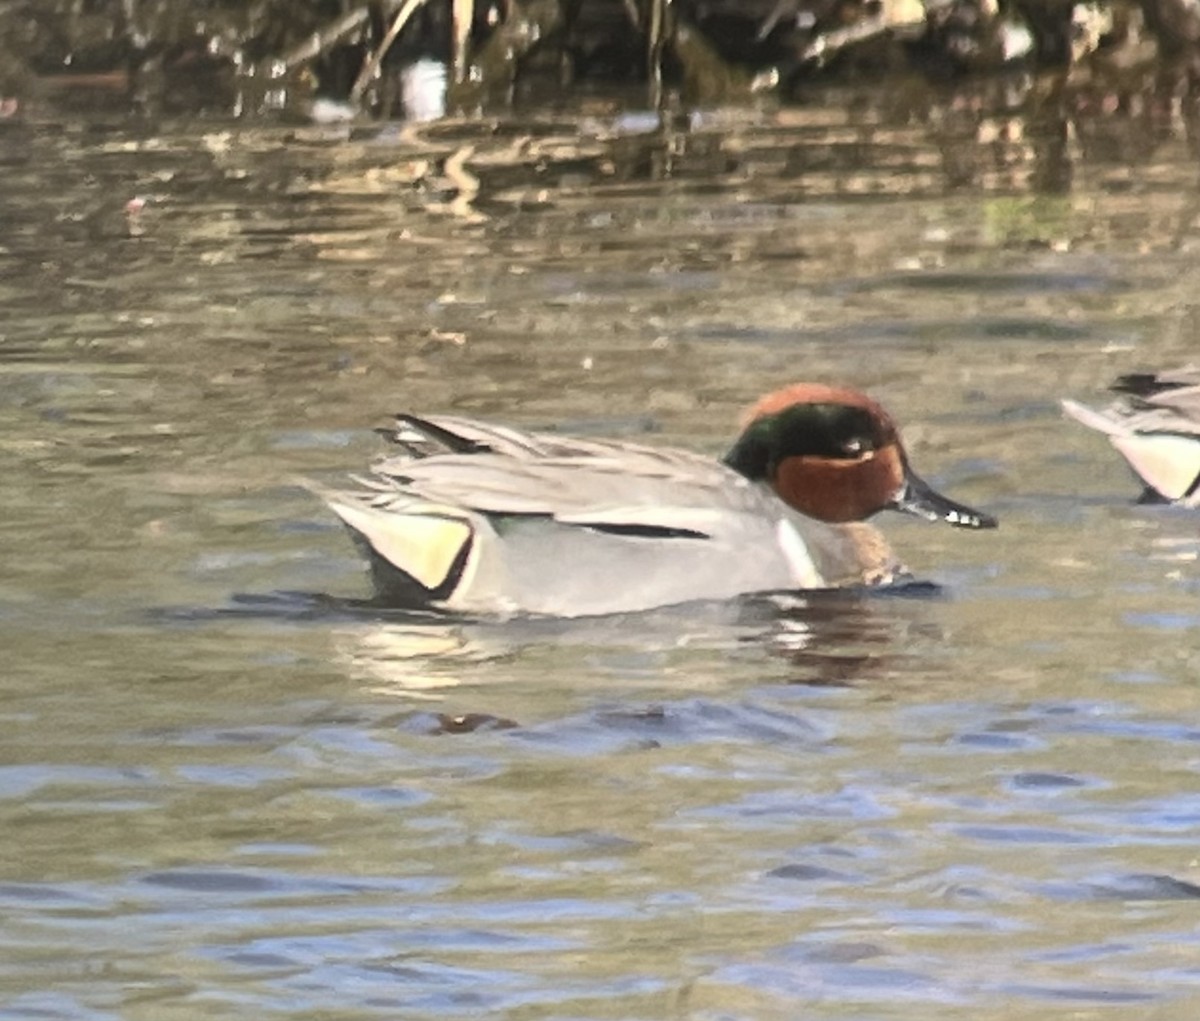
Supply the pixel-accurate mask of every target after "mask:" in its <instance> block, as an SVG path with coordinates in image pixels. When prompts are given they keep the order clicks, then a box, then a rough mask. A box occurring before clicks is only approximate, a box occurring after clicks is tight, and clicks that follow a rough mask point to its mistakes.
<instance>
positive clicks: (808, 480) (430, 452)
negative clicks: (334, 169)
mask: <svg viewBox="0 0 1200 1021" xmlns="http://www.w3.org/2000/svg"><path fill="white" fill-rule="evenodd" d="M380 432H381V433H382V434H383V435H384V436H385V437H386V438H387V439H388V440H389V441H391V443H392V444H393V445H394V446H395V447H397V448H398V452H396V453H393V454H391V455H390V456H385V457H384V458H383V459H382V460H379V461H377V462H376V463H375V464H374V465H372V466H371V469H370V473H369V475H368V476H366V477H365V478H358V479H356V481H357V482H358V483H359V485H360V486H361V488H360V489H356V490H349V491H329V490H322V489H318V490H317V491H318V492H319V494H320V495H321V496H322V497H323V498H324V499H325V500H326V502H327V503H328V504H329V506H330V508H331V509H332V510H333V511H334V513H336V514H337V515H338V517H340V518H341V519H342V521H343V522H344V523H345V524H346V525H347V526H348V528H349V530H350V533H351V535H352V536H353V538H354V539H355V541H356V543H357V544H358V545H359V546H360V547H361V549H362V550H363V551H364V552H365V554H366V556H367V560H368V562H369V564H370V567H371V572H372V578H373V581H374V583H375V587H376V590H377V592H378V594H379V596H380V597H381V598H383V599H385V600H387V601H389V602H391V603H393V604H399V605H403V606H419V607H426V608H432V609H446V610H452V611H467V612H483V613H502V614H512V613H530V614H550V615H554V616H584V615H592V614H602V613H615V612H628V611H635V610H644V609H649V608H652V607H657V606H666V605H671V604H675V603H683V602H689V601H692V600H701V599H704V600H719V599H727V598H732V597H735V596H739V595H743V594H747V593H752V592H766V591H780V590H795V589H820V588H832V587H840V586H853V585H874V584H880V583H886V582H889V581H894V580H896V579H899V578H904V577H907V574H906V571H905V569H904V568H903V567H902V566H901V564H900V563H899V562H898V561H897V560H896V558H895V556H894V555H893V554H892V551H891V550H890V549H889V547H888V545H887V542H886V541H885V540H884V538H883V536H882V535H881V534H880V533H879V532H878V531H877V530H876V529H874V528H873V527H871V526H870V525H866V524H864V523H863V521H864V519H866V518H868V517H870V516H871V515H873V514H875V513H876V512H877V511H880V510H883V509H885V508H892V509H894V510H900V511H905V512H908V513H911V514H916V515H918V516H920V517H923V518H926V519H928V520H930V521H944V522H947V523H948V524H951V525H956V526H958V527H961V528H976V529H978V528H994V527H995V525H996V520H995V519H994V518H992V517H990V516H989V515H987V514H983V513H981V512H979V511H976V510H972V509H971V508H970V507H966V506H963V505H962V504H959V503H955V502H954V501H952V500H949V499H947V498H946V497H944V496H941V495H940V494H938V493H936V492H935V491H934V490H933V489H932V488H931V487H930V486H929V485H927V484H926V483H925V482H923V481H922V480H921V479H920V478H919V477H918V476H917V475H916V474H915V473H914V472H913V471H912V470H911V469H910V468H909V465H908V458H907V455H906V454H905V451H904V448H903V447H902V446H901V443H900V437H899V434H898V432H897V429H896V426H895V424H894V423H893V421H892V419H891V418H890V417H889V416H888V414H887V412H885V411H884V410H883V408H882V407H880V405H879V404H877V403H876V402H875V401H874V400H872V399H871V398H870V397H868V396H867V395H866V394H863V393H860V392H858V391H856V390H851V389H847V388H844V387H832V386H825V385H821V384H817V383H801V384H797V385H795V386H790V387H787V388H786V389H783V390H779V391H777V392H774V393H771V394H768V395H767V396H765V397H763V398H762V399H761V400H760V401H758V403H757V404H755V405H754V406H753V407H752V408H751V409H750V411H749V412H748V414H747V415H746V417H745V422H744V428H743V431H742V433H741V436H740V437H739V438H738V439H737V441H736V442H735V443H734V445H733V447H732V449H730V451H729V453H728V454H726V455H725V457H724V458H723V459H722V460H720V461H717V460H713V459H711V458H708V457H705V456H703V455H701V454H696V453H691V452H688V451H682V450H671V449H662V448H656V447H651V446H643V445H640V444H634V443H628V442H624V441H620V440H602V439H577V438H570V437H566V436H560V435H557V434H554V433H537V432H523V431H520V430H517V429H510V428H506V427H504V426H499V425H489V424H485V423H483V422H478V421H475V420H472V419H468V418H458V417H451V416H429V417H418V416H416V415H410V414H401V415H398V416H396V419H395V424H394V425H393V426H391V427H390V428H387V429H381V430H380Z"/></svg>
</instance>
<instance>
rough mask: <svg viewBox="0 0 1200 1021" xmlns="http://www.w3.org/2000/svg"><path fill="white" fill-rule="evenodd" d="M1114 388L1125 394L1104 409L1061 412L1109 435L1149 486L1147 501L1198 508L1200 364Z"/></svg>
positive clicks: (1075, 407) (1133, 377)
mask: <svg viewBox="0 0 1200 1021" xmlns="http://www.w3.org/2000/svg"><path fill="white" fill-rule="evenodd" d="M1110 389H1111V390H1113V391H1114V392H1115V393H1118V394H1121V395H1122V396H1121V397H1120V398H1118V399H1117V400H1116V401H1115V402H1114V403H1113V404H1111V405H1110V406H1109V407H1108V408H1106V409H1104V410H1103V411H1095V410H1093V409H1092V408H1089V407H1087V406H1085V405H1083V404H1078V403H1076V402H1075V401H1063V402H1062V406H1063V410H1064V411H1065V412H1066V413H1067V414H1068V415H1070V416H1071V417H1072V418H1073V419H1075V420H1076V421H1077V422H1082V423H1083V424H1084V425H1086V426H1088V427H1089V428H1091V429H1096V430H1098V431H1099V432H1102V433H1104V435H1106V436H1107V437H1108V441H1109V442H1110V443H1111V444H1112V445H1113V446H1114V447H1116V448H1117V450H1118V451H1120V453H1121V455H1122V456H1123V457H1124V458H1125V460H1126V461H1128V462H1129V466H1130V467H1131V468H1132V469H1133V470H1134V472H1136V473H1137V475H1138V477H1139V478H1140V479H1141V480H1142V481H1143V482H1144V483H1145V484H1146V491H1145V493H1144V494H1143V497H1142V498H1143V500H1152V501H1160V502H1161V501H1169V502H1172V503H1179V504H1182V505H1183V506H1185V507H1200V367H1197V366H1191V365H1189V366H1187V367H1185V368H1182V369H1174V370H1171V371H1168V372H1149V373H1132V374H1130V375H1126V376H1121V377H1119V378H1118V379H1117V381H1116V382H1115V383H1113V385H1112V386H1111V387H1110Z"/></svg>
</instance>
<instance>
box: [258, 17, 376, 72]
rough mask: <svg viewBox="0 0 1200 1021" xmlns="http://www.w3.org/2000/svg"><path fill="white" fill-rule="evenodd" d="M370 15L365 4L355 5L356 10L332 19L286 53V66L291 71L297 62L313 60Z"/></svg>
mask: <svg viewBox="0 0 1200 1021" xmlns="http://www.w3.org/2000/svg"><path fill="white" fill-rule="evenodd" d="M368 17H370V11H369V10H368V9H367V7H366V6H365V5H364V6H362V7H355V8H354V10H352V11H349V12H347V13H346V14H343V15H342V16H341V17H340V18H338V19H337V20H335V21H331V22H330V23H329V24H328V25H326V26H325V27H324V28H323V29H321V30H320V31H318V32H314V33H313V34H312V35H310V36H308V37H307V38H306V39H305V40H304V41H303V42H302V43H299V44H297V45H296V46H294V47H292V49H290V50H289V51H288V52H287V53H285V54H284V55H283V57H282V58H280V59H281V60H282V62H283V66H284V68H285V69H287V70H289V71H290V70H291V69H292V68H293V67H295V66H296V65H297V64H303V63H304V61H306V60H312V58H313V57H315V56H317V55H318V54H320V53H323V52H324V51H325V50H327V49H329V48H330V47H331V46H333V45H334V44H335V43H337V42H340V41H341V40H342V39H343V38H344V37H345V36H348V35H349V34H350V33H351V32H353V31H354V30H355V29H356V28H358V27H359V26H360V25H362V24H363V22H365V21H366V20H367V18H368Z"/></svg>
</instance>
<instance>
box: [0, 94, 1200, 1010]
mask: <svg viewBox="0 0 1200 1021" xmlns="http://www.w3.org/2000/svg"><path fill="white" fill-rule="evenodd" d="M942 114H943V115H942V116H939V117H932V118H929V119H927V120H925V121H920V120H914V119H911V118H909V119H904V118H897V119H896V121H895V122H889V121H887V120H886V119H880V118H877V117H867V116H862V117H858V118H856V117H853V116H848V115H845V114H831V113H828V112H818V111H814V110H809V111H805V110H799V111H797V110H791V111H789V110H783V111H776V112H762V113H753V114H752V113H747V112H745V111H742V112H739V113H737V114H723V113H712V114H707V115H704V116H698V117H696V118H693V119H691V120H687V119H684V120H683V121H679V122H675V121H672V122H671V124H670V125H669V126H668V127H667V128H666V129H660V128H659V127H657V126H656V122H655V121H654V119H653V118H645V117H633V118H624V119H622V118H619V117H616V116H615V115H614V114H613V112H612V111H611V110H609V109H607V108H599V107H598V108H597V109H593V110H588V111H584V112H582V113H580V114H578V115H570V116H567V115H563V116H562V117H560V118H557V119H553V120H550V119H545V118H542V119H539V118H532V119H525V120H514V121H512V122H494V121H489V122H486V123H483V122H480V123H439V124H434V125H430V126H428V127H427V128H425V129H422V130H419V131H418V130H415V129H399V130H397V129H391V128H389V129H384V130H377V129H361V128H355V129H354V130H353V131H351V130H349V129H339V130H338V131H329V132H326V131H316V130H312V131H310V130H308V129H295V128H262V127H258V128H248V127H245V126H242V125H238V124H235V123H190V124H179V125H154V126H153V127H148V126H131V125H128V124H122V123H104V122H89V123H87V124H81V123H76V122H74V121H73V120H71V119H69V118H63V119H60V120H50V119H48V120H46V121H44V122H37V123H32V124H23V125H14V126H9V127H6V129H5V132H6V133H5V134H4V136H3V137H2V138H0V141H2V143H3V148H2V149H0V160H2V161H3V165H4V179H5V184H4V187H3V189H0V219H2V220H3V222H4V223H5V224H6V229H5V232H4V236H3V238H2V239H0V244H2V246H3V247H2V249H0V274H2V276H0V306H2V309H3V318H2V320H0V371H2V372H3V386H2V387H0V471H2V472H3V475H4V478H5V480H6V484H5V485H4V486H3V488H2V489H0V556H2V560H3V563H4V565H5V570H4V571H3V576H2V577H0V647H2V648H4V649H5V650H6V666H5V668H4V670H3V672H2V673H0V678H2V691H3V702H2V704H0V713H3V717H4V721H3V722H4V735H5V736H4V738H3V741H2V743H0V749H2V753H0V830H2V831H3V832H4V833H5V835H6V837H5V840H4V841H3V844H2V845H0V847H2V848H3V851H2V853H0V902H2V904H3V912H2V913H0V918H2V919H3V922H2V923H0V943H2V948H0V1014H2V1015H3V1016H4V1017H6V1018H7V1017H11V1018H14V1019H17V1018H71V1019H77V1018H78V1019H85V1018H86V1019H89V1021H90V1019H95V1018H130V1019H139V1018H147V1019H149V1018H153V1019H156V1021H162V1019H172V1018H181V1019H182V1018H188V1019H191V1018H195V1017H201V1016H210V1017H229V1016H251V1015H252V1016H255V1017H275V1016H289V1017H295V1018H314V1019H315V1018H331V1017H337V1018H347V1019H350V1018H368V1017H389V1018H394V1017H404V1018H423V1017H429V1018H435V1017H436V1018H446V1017H470V1016H487V1017H510V1018H585V1017H586V1018H631V1017H644V1018H652V1017H687V1018H699V1019H718V1018H721V1019H725V1018H772V1017H779V1018H794V1017H801V1016H802V1017H831V1018H832V1017H838V1018H864V1019H865V1018H871V1019H875V1018H882V1017H888V1018H912V1019H925V1018H929V1017H930V1016H931V1015H936V1016H939V1017H942V1016H944V1017H963V1018H968V1017H969V1018H972V1019H979V1018H984V1019H988V1018H997V1019H998V1018H1004V1019H1015V1018H1026V1017H1028V1018H1041V1017H1044V1016H1046V1015H1047V1013H1055V1014H1056V1013H1059V1012H1067V1013H1069V1014H1070V1015H1071V1016H1074V1017H1101V1016H1121V1017H1129V1016H1139V1017H1151V1016H1152V1017H1155V1018H1179V1019H1184V1018H1188V1019H1190V1018H1192V1017H1194V1016H1195V1012H1196V1010H1197V1007H1198V1006H1200V946H1198V940H1197V934H1196V905H1195V903H1194V902H1195V900H1196V898H1197V894H1198V892H1200V877H1198V875H1197V871H1196V846H1197V835H1198V833H1200V796H1198V795H1197V793H1196V792H1197V789H1198V784H1197V776H1196V773H1197V763H1200V699H1198V698H1197V695H1196V686H1195V678H1196V677H1197V675H1198V673H1200V651H1197V650H1198V648H1200V646H1198V645H1197V635H1198V634H1200V610H1198V609H1197V606H1198V605H1200V604H1198V602H1197V594H1198V590H1200V583H1198V580H1197V579H1198V575H1197V570H1196V560H1197V555H1198V554H1200V531H1198V528H1197V518H1196V517H1195V515H1194V514H1189V513H1187V512H1182V511H1178V510H1172V509H1164V508H1153V507H1141V506H1136V505H1134V504H1133V502H1132V500H1133V497H1135V496H1136V493H1137V487H1136V486H1135V485H1134V484H1133V482H1132V481H1131V479H1130V478H1129V477H1128V475H1127V473H1126V471H1125V470H1124V468H1123V467H1122V466H1121V465H1120V464H1119V462H1118V460H1117V458H1116V457H1115V455H1113V453H1112V452H1111V451H1110V450H1109V449H1108V448H1107V445H1106V444H1105V443H1104V442H1103V440H1101V439H1099V438H1097V437H1095V436H1092V435H1089V434H1087V433H1085V432H1084V431H1083V430H1082V429H1079V428H1078V427H1076V426H1074V425H1072V424H1070V423H1067V422H1065V421H1063V420H1062V419H1061V417H1060V414H1059V412H1058V410H1057V406H1056V400H1057V398H1058V397H1059V396H1064V395H1071V396H1074V397H1076V398H1080V399H1084V400H1091V399H1094V398H1098V397H1099V395H1100V393H1101V390H1102V387H1103V385H1104V384H1105V383H1106V382H1107V381H1108V380H1109V379H1110V378H1111V377H1112V376H1114V375H1116V374H1117V373H1119V372H1122V371H1128V370H1132V369H1135V368H1141V367H1153V366H1156V365H1162V366H1168V365H1171V364H1176V363H1179V362H1182V361H1186V360H1187V359H1188V358H1189V357H1191V356H1193V353H1194V351H1195V350H1196V348H1195V327H1196V319H1197V315H1196V306H1195V295H1196V294H1197V293H1200V288H1198V287H1197V284H1198V283H1200V261H1198V257H1197V244H1196V242H1197V239H1198V237H1200V235H1198V233H1197V230H1198V228H1197V223H1198V222H1200V221H1197V205H1198V203H1197V198H1198V191H1197V174H1196V168H1195V161H1194V155H1193V152H1192V146H1191V142H1190V138H1191V134H1192V130H1191V128H1192V126H1191V125H1190V124H1189V123H1188V122H1187V121H1186V120H1185V119H1183V118H1182V117H1181V116H1175V117H1165V118H1164V119H1163V120H1162V121H1161V122H1157V123H1155V124H1154V125H1153V126H1152V130H1149V131H1147V130H1146V125H1145V124H1144V123H1142V122H1134V121H1129V120H1122V119H1121V118H1119V117H1114V118H1112V119H1109V120H1105V121H1092V122H1079V123H1077V124H1075V125H1073V128H1072V131H1071V132H1070V133H1068V134H1067V135H1066V136H1064V135H1063V134H1062V133H1061V132H1055V133H1051V134H1052V135H1053V137H1055V138H1060V139H1061V138H1062V137H1068V138H1069V139H1070V140H1071V143H1070V145H1067V146H1063V145H1059V146H1058V147H1057V148H1054V149H1052V150H1048V149H1047V148H1046V145H1045V142H1046V137H1042V136H1038V135H1037V132H1038V131H1039V130H1042V129H1041V128H1039V126H1038V125H1034V124H1024V123H1022V122H1018V121H1015V120H1014V121H1004V120H1003V119H1001V120H1000V121H995V120H994V119H993V120H989V119H988V118H987V117H984V116H982V115H972V114H967V113H963V112H962V111H958V112H955V111H953V110H948V111H943V112H942ZM1018 128H1019V129H1021V130H1018ZM135 196H139V197H143V198H144V199H145V200H146V206H145V209H144V210H143V212H142V213H141V214H140V215H138V216H137V218H136V220H135V221H134V222H133V223H132V224H131V223H130V221H129V220H128V218H127V215H126V213H125V204H126V203H127V202H128V200H129V199H130V198H133V197H135ZM131 227H132V229H131ZM802 378H818V379H825V380H834V381H844V382H848V383H852V384H854V385H858V386H861V387H864V388H866V389H869V390H870V391H871V392H873V393H874V394H876V395H877V396H878V397H879V398H880V399H881V400H883V402H884V403H885V404H886V405H887V406H888V407H889V408H890V409H891V410H892V411H893V412H894V413H895V414H896V416H897V418H898V419H899V420H900V421H901V422H902V423H903V424H904V430H905V436H906V440H907V443H908V446H909V448H910V451H911V454H912V457H913V460H914V463H915V464H916V465H917V466H918V467H919V469H920V470H921V471H922V473H923V474H924V475H925V476H926V477H928V478H929V479H930V481H932V482H934V483H935V484H936V485H938V486H939V487H942V488H944V489H945V490H946V491H947V492H949V493H951V494H952V495H954V496H955V497H957V498H959V499H962V500H964V501H966V502H968V503H970V504H972V505H975V506H979V507H980V508H982V509H986V510H988V511H990V512H994V513H996V514H997V515H999V516H1000V517H1001V519H1002V526H1001V528H1000V530H998V531H997V532H995V533H987V534H969V533H963V532H959V531H956V530H951V529H939V528H933V527H929V526H927V525H925V524H924V523H922V522H919V521H915V520H908V519H903V518H900V517H898V516H895V515H892V516H891V517H890V518H883V519H881V520H880V524H881V525H882V526H883V527H884V528H885V529H886V530H887V532H888V534H889V536H890V538H891V539H892V540H893V542H894V544H895V546H896V547H897V549H898V550H900V551H901V553H902V555H903V556H904V558H905V559H906V560H907V561H908V562H909V564H910V565H911V566H912V567H913V569H914V570H915V571H916V572H917V573H918V574H919V575H920V576H921V577H923V578H926V579H929V580H930V581H931V582H932V583H934V584H935V585H936V586H937V587H938V588H937V590H936V591H935V590H933V589H932V588H925V589H920V590H917V591H915V592H910V593H900V594H897V595H894V596H890V597H886V596H880V597H872V598H863V597H857V596H848V595H836V596H828V597H819V598H813V599H809V600H800V601H795V602H794V603H791V604H788V605H779V604H777V603H773V602H771V601H765V600H750V601H747V602H746V603H744V604H741V605H736V606H710V605H699V606H689V607H678V608H672V609H665V610H662V611H658V612H655V613H649V614H641V615H636V616H628V617H617V618H601V619H596V620H590V621H573V622H565V621H546V620H512V621H494V620H450V619H434V618H429V617H422V616H419V615H406V614H401V613H397V612H389V611H386V610H383V609H380V608H377V607H373V606H371V605H369V604H367V605H364V600H365V599H366V597H367V596H368V594H369V593H368V586H367V581H366V577H365V575H364V574H363V572H362V570H361V565H360V563H359V561H358V559H357V557H356V556H355V553H354V551H353V548H352V547H351V545H350V543H349V541H348V540H347V538H346V536H345V535H344V533H343V532H342V531H341V529H340V528H339V527H338V526H337V524H336V523H335V521H334V520H332V518H331V516H330V515H329V514H327V513H326V512H325V511H324V510H323V509H322V508H321V506H320V505H319V504H318V503H317V502H316V501H314V499H313V498H312V497H311V496H310V495H309V494H308V493H307V492H306V491H304V490H303V488H302V487H300V486H299V485H298V484H297V481H296V480H297V479H298V478H300V477H305V476H316V477H322V478H335V477H337V475H338V473H340V472H341V471H344V470H347V469H353V468H356V467H358V466H360V465H362V464H363V463H365V461H366V460H367V459H368V458H369V457H370V456H371V455H372V454H373V453H374V452H375V451H376V450H377V447H376V439H375V437H374V436H373V435H372V434H371V433H370V428H371V427H372V426H374V425H376V424H379V423H380V422H382V421H383V420H384V419H385V418H386V416H387V415H388V413H390V412H393V411H396V410H400V409H402V408H412V409H415V410H425V411H453V412H458V413H470V414H482V415H487V416H491V417H495V418H498V419H501V420H503V421H507V422H510V423H513V424H516V425H522V426H537V427H554V428H560V429H564V430H573V431H578V432H584V433H588V434H591V435H602V436H611V435H627V436H631V437H635V438H637V439H639V440H642V441H647V442H656V443H657V442H661V443H664V444H675V445H681V446H686V447H690V448H693V449H700V450H709V451H712V452H714V453H716V452H720V451H721V450H722V449H723V445H724V444H725V443H727V442H728V440H729V438H730V436H731V433H732V430H733V428H734V423H735V421H736V417H737V413H738V410H739V409H740V408H741V407H742V406H744V405H745V404H746V403H748V402H749V401H751V400H753V399H754V398H755V397H756V396H758V395H759V394H760V393H762V392H763V391H765V390H768V389H771V388H773V387H775V386H776V385H778V384H780V383H781V382H786V381H792V380H796V379H802Z"/></svg>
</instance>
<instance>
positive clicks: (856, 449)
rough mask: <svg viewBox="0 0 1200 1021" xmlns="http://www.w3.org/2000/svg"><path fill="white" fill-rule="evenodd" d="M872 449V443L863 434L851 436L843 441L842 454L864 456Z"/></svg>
mask: <svg viewBox="0 0 1200 1021" xmlns="http://www.w3.org/2000/svg"><path fill="white" fill-rule="evenodd" d="M871 449H872V447H871V444H870V443H868V442H867V440H866V439H865V438H864V437H862V436H851V437H850V438H849V439H847V440H843V441H842V454H843V456H845V457H862V456H863V454H865V453H866V452H867V451H868V450H871Z"/></svg>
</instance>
